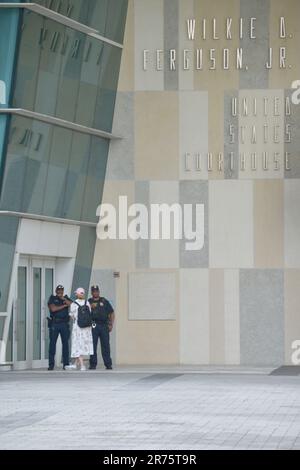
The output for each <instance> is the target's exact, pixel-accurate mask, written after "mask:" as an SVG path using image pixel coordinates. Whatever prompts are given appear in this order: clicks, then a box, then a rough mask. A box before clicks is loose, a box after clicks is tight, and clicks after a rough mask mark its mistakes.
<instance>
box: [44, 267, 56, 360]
mask: <svg viewBox="0 0 300 470" xmlns="http://www.w3.org/2000/svg"><path fill="white" fill-rule="evenodd" d="M53 277H54V272H53V269H52V268H46V269H45V303H46V305H45V307H46V310H45V312H46V316H47V315H48V307H47V302H48V299H49V297H50V295H51V294H52V293H53V288H54V286H53ZM43 321H46V319H43ZM48 357H49V328H48V325H46V329H45V359H48Z"/></svg>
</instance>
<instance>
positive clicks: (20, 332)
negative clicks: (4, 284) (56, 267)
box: [16, 266, 27, 361]
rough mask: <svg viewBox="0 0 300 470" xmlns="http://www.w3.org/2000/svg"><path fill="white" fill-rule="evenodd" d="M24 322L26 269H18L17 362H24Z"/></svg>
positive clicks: (25, 316) (21, 267)
mask: <svg viewBox="0 0 300 470" xmlns="http://www.w3.org/2000/svg"><path fill="white" fill-rule="evenodd" d="M26 320H27V269H26V267H23V266H20V267H19V268H18V298H17V318H16V330H17V337H16V341H17V361H26V328H27V325H26Z"/></svg>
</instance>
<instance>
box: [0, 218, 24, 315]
mask: <svg viewBox="0 0 300 470" xmlns="http://www.w3.org/2000/svg"><path fill="white" fill-rule="evenodd" d="M18 223H19V219H17V218H14V217H5V216H1V217H0V312H6V304H7V297H8V291H9V282H10V277H11V270H12V264H13V260H14V254H15V241H16V236H17V231H18Z"/></svg>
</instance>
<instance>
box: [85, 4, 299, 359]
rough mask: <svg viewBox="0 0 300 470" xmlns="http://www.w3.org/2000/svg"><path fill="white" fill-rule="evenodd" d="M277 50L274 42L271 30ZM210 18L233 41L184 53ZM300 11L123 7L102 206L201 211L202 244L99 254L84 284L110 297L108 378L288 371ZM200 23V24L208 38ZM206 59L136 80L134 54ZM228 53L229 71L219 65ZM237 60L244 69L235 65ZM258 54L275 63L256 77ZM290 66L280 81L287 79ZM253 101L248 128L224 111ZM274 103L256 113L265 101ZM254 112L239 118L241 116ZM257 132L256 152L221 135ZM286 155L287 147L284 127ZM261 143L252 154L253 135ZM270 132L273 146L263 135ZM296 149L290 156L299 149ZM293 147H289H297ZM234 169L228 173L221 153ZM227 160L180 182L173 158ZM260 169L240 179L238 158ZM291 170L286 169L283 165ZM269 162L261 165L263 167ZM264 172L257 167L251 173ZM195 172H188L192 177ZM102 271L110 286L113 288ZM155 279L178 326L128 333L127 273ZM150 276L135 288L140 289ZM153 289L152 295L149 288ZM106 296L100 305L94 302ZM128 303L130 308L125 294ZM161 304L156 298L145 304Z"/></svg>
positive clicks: (179, 161) (180, 163) (292, 334)
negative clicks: (282, 24) (127, 367)
mask: <svg viewBox="0 0 300 470" xmlns="http://www.w3.org/2000/svg"><path fill="white" fill-rule="evenodd" d="M280 16H284V17H285V19H286V24H287V29H288V37H287V38H286V39H279V38H278V28H279V18H280ZM193 17H195V18H196V19H198V20H199V23H198V24H200V19H202V18H207V19H208V20H210V21H211V19H212V18H216V20H217V22H218V24H219V25H221V26H222V27H224V25H225V20H226V18H227V17H231V18H232V21H233V25H234V26H233V38H232V40H229V41H228V40H226V39H225V38H224V34H222V33H221V27H220V26H219V30H218V31H219V35H220V39H219V40H214V39H212V38H211V37H209V38H208V39H206V40H205V41H203V40H202V39H201V37H200V32H199V31H200V29H197V32H196V40H195V41H194V42H191V41H189V40H188V39H187V35H186V27H185V21H186V19H187V18H193ZM241 17H242V18H244V20H245V23H244V27H245V28H246V27H247V25H248V22H249V19H250V17H256V18H257V20H256V30H257V39H256V40H250V39H249V32H247V33H245V35H244V38H243V39H240V38H239V37H238V29H237V25H238V22H239V19H240V18H241ZM299 25H300V4H299V2H298V1H296V0H286V1H284V2H282V1H280V0H253V1H249V0H247V1H246V0H210V1H207V0H180V1H179V0H151V1H150V0H129V9H128V17H127V25H126V32H125V41H124V51H123V57H122V65H121V72H120V79H119V89H118V90H119V91H118V95H117V101H116V112H115V120H114V132H116V133H118V134H120V135H121V136H122V137H123V139H122V140H121V141H120V142H112V144H111V147H110V154H109V162H108V167H107V175H106V182H105V188H104V196H103V202H104V203H105V202H110V203H114V204H117V200H118V196H119V195H127V196H128V202H129V204H130V203H131V202H143V203H145V204H148V205H149V204H150V203H155V202H156V203H157V202H166V203H170V204H171V203H173V202H179V203H181V204H184V203H187V202H192V203H197V202H200V203H203V204H204V205H205V243H204V248H203V249H202V250H201V252H197V253H196V252H195V253H186V252H185V250H184V248H183V244H182V243H181V242H180V241H178V240H171V241H157V240H150V241H142V242H141V241H132V240H121V241H120V240H116V241H107V240H106V241H98V242H97V247H96V252H95V259H94V272H93V279H95V280H97V281H98V282H100V283H102V284H103V285H104V286H108V287H107V288H108V290H109V291H110V296H111V299H112V301H113V302H114V303H115V307H116V316H117V320H116V331H115V337H114V351H115V360H116V362H117V363H118V364H178V363H181V364H255V365H260V364H261V365H264V364H274V365H277V364H278V365H280V364H283V363H287V364H289V363H291V355H292V352H293V349H292V343H293V341H294V340H296V339H300V316H299V315H298V306H299V286H300V284H299V282H300V274H299V273H300V211H299V201H300V163H299V161H300V160H299V159H300V151H299V149H300V137H299V135H298V134H299V123H300V112H299V111H298V108H297V106H295V105H293V106H292V110H291V116H285V114H284V105H285V98H286V96H290V87H291V83H292V81H294V80H297V79H300V56H299V53H298V52H299V51H298V49H299V34H300V26H299ZM210 30H211V22H210V23H207V31H208V34H209V31H210ZM172 45H174V47H175V48H177V50H178V51H181V50H183V49H185V48H186V49H190V50H195V49H197V48H201V47H203V48H204V51H205V52H204V54H206V55H205V57H206V59H205V60H206V62H207V55H208V50H209V49H210V48H215V49H216V57H217V58H218V65H217V69H216V70H208V69H207V66H206V68H205V70H202V71H197V70H189V71H184V70H183V69H182V66H180V65H179V66H178V68H177V70H176V71H173V72H170V71H168V70H164V71H156V70H153V69H151V70H149V71H147V72H145V71H143V70H142V50H143V49H149V50H150V51H153V50H155V49H168V48H170V47H172ZM282 46H284V47H286V48H287V51H288V54H287V68H286V69H284V70H280V69H279V66H278V63H277V62H278V54H279V52H278V51H279V47H282ZM226 47H228V48H229V49H230V54H231V55H230V57H231V65H230V70H223V69H222V67H221V65H220V57H221V51H222V49H223V48H226ZM239 47H242V48H243V50H244V69H243V70H237V69H236V67H235V66H234V64H233V61H234V52H235V50H236V49H237V48H239ZM268 47H273V50H274V65H273V68H272V69H270V70H267V69H266V68H265V67H264V62H265V61H266V60H267V52H268ZM289 65H290V66H291V67H289ZM232 97H237V98H238V99H239V100H240V102H242V100H243V99H247V100H249V103H251V99H253V98H256V99H257V103H258V115H257V116H253V115H251V112H250V113H249V115H248V116H244V115H242V113H240V115H239V116H238V117H237V118H234V117H233V116H232V115H231V98H232ZM264 98H267V99H268V100H269V103H271V104H272V103H274V99H278V107H279V116H274V113H273V111H272V109H273V108H272V105H271V106H270V107H269V110H268V112H267V115H266V116H264V115H263V112H262V106H263V104H262V103H263V99H264ZM251 106H252V104H249V107H251ZM231 123H232V124H234V125H235V126H245V129H246V132H249V130H250V129H251V128H252V126H253V125H255V126H256V127H257V129H258V130H257V141H258V142H257V143H255V142H254V143H253V142H251V139H249V138H247V139H246V140H245V142H243V141H242V138H241V135H240V136H239V139H238V138H235V142H234V143H231V142H230V135H229V125H230V124H231ZM287 124H290V125H291V127H292V142H291V143H287V142H284V132H285V126H286V125H287ZM264 125H267V126H268V127H269V132H270V136H269V142H267V143H266V142H264V141H263V126H264ZM274 126H277V130H278V133H279V137H280V138H279V142H278V143H277V142H275V141H274V138H273V135H272V132H273V127H274ZM298 140H299V142H298ZM298 144H299V145H298ZM230 151H233V152H235V164H236V167H235V168H234V170H233V171H230V169H229V153H230ZM263 151H268V152H269V153H270V155H273V153H274V152H278V154H279V157H278V161H279V165H280V168H279V169H274V168H271V167H270V168H269V169H268V170H267V171H266V170H264V169H263V167H262V157H261V154H262V152H263ZM186 152H188V153H190V154H191V155H193V154H196V153H201V154H202V155H206V154H207V153H208V152H211V153H212V154H213V155H214V156H215V157H216V156H218V154H219V153H222V154H224V158H223V161H222V163H221V167H220V169H219V168H218V163H217V160H216V158H215V159H214V164H213V168H212V170H211V171H209V170H207V168H205V165H204V164H203V168H202V171H201V172H197V171H195V170H189V171H187V169H186V168H185V164H184V154H185V153H186ZM244 152H245V154H249V155H250V154H251V153H253V152H257V154H258V155H259V157H258V161H259V168H258V169H257V170H256V171H253V170H252V169H251V167H250V166H249V164H248V166H246V168H245V169H241V168H238V166H237V163H238V159H239V154H240V153H241V154H242V153H244ZM285 152H289V153H290V154H291V161H290V165H291V169H290V170H285V168H284V163H285V162H284V153H285ZM270 158H271V157H270ZM259 159H261V160H259ZM192 164H193V163H192ZM113 271H117V272H119V277H116V278H114V277H113V275H112V273H113ZM134 272H143V273H147V272H149V273H155V272H166V273H168V272H169V273H170V274H171V275H173V274H175V276H176V283H177V284H176V285H177V290H176V315H175V318H174V319H172V320H153V319H150V318H149V319H148V320H132V319H129V311H128V308H129V304H130V302H129V285H128V284H129V282H128V280H129V276H130V273H134ZM146 278H147V276H146V277H145V279H146ZM149 288H151V286H150V287H149ZM104 295H105V292H104ZM130 295H134V294H132V293H131V294H130ZM153 295H155V296H156V297H157V302H158V303H159V302H160V298H161V296H163V292H161V291H160V289H159V288H157V292H153Z"/></svg>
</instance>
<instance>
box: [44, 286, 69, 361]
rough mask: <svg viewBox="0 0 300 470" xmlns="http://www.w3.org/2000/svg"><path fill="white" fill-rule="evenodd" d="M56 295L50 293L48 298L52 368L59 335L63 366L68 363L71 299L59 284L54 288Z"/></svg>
mask: <svg viewBox="0 0 300 470" xmlns="http://www.w3.org/2000/svg"><path fill="white" fill-rule="evenodd" d="M55 293H56V295H51V296H50V298H49V300H48V308H49V312H50V319H49V340H50V341H49V367H48V370H53V369H54V358H55V352H56V342H57V338H58V336H59V335H60V337H61V342H62V354H63V368H64V369H65V366H67V365H69V336H70V330H69V319H70V317H69V306H70V305H71V304H72V301H71V299H69V298H68V297H67V296H66V295H64V287H63V286H62V285H59V286H57V287H56V289H55Z"/></svg>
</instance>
